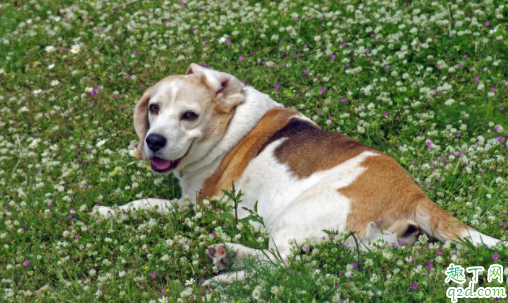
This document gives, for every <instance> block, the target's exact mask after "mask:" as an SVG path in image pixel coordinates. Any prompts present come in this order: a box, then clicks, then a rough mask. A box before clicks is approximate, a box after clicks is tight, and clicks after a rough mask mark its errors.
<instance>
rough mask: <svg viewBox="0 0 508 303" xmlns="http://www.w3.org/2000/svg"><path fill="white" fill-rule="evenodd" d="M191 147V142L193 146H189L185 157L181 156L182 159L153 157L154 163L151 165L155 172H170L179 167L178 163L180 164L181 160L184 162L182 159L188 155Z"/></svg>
mask: <svg viewBox="0 0 508 303" xmlns="http://www.w3.org/2000/svg"><path fill="white" fill-rule="evenodd" d="M191 147H192V144H191V146H189V149H188V150H187V152H186V153H185V155H183V157H181V158H180V159H176V160H166V159H162V158H159V157H153V158H152V165H151V166H152V169H153V170H154V171H155V172H158V173H161V174H163V173H167V172H170V171H172V170H175V169H176V168H177V167H178V164H180V162H182V160H183V159H184V158H185V157H187V155H188V154H189V151H190V149H191Z"/></svg>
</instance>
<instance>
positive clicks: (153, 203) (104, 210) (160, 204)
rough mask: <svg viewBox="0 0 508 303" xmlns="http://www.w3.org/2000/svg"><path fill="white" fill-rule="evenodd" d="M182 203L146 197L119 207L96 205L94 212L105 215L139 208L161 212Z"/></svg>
mask: <svg viewBox="0 0 508 303" xmlns="http://www.w3.org/2000/svg"><path fill="white" fill-rule="evenodd" d="M180 204H181V202H180V201H179V200H172V201H169V200H164V199H154V198H145V199H141V200H136V201H132V202H130V203H127V204H125V205H122V206H119V207H107V206H95V207H94V209H93V211H92V212H93V213H96V214H99V215H101V216H104V217H109V216H114V215H116V214H118V213H120V212H121V211H132V210H137V209H154V208H156V209H157V211H159V212H161V213H167V212H169V211H170V210H171V209H173V208H174V207H178V206H179V205H180Z"/></svg>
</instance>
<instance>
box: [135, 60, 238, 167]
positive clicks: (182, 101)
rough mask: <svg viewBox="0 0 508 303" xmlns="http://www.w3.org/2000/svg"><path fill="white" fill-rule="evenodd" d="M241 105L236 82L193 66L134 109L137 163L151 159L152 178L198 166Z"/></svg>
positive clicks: (163, 83)
mask: <svg viewBox="0 0 508 303" xmlns="http://www.w3.org/2000/svg"><path fill="white" fill-rule="evenodd" d="M243 101H244V94H243V84H242V83H241V82H240V81H238V79H236V78H235V77H233V76H232V75H229V74H226V73H222V72H218V71H214V70H211V69H207V68H204V67H201V66H199V65H197V64H194V63H192V64H191V65H190V67H189V69H188V70H187V72H186V74H185V75H174V76H169V77H167V78H164V79H162V80H161V81H159V82H158V83H157V84H155V85H154V86H152V87H151V88H149V89H148V90H147V91H146V92H145V93H144V94H143V96H142V97H141V99H140V100H139V102H138V104H137V105H136V109H135V113H134V127H135V128H136V133H137V134H138V136H139V144H138V147H137V152H136V158H138V159H148V160H151V167H152V170H154V171H155V172H157V173H168V172H170V171H172V170H175V169H177V168H178V169H179V170H180V169H182V168H184V167H185V166H186V165H188V164H190V163H194V162H196V161H198V160H199V159H201V158H202V157H204V156H205V155H206V154H208V152H209V151H210V150H211V149H212V148H213V146H214V145H215V144H216V143H217V142H218V141H219V140H220V139H221V138H222V136H223V135H224V133H225V132H226V128H227V125H228V122H229V120H230V119H231V117H232V116H233V115H234V113H235V109H236V107H237V106H238V105H239V104H240V103H242V102H243Z"/></svg>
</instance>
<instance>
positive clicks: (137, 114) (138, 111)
mask: <svg viewBox="0 0 508 303" xmlns="http://www.w3.org/2000/svg"><path fill="white" fill-rule="evenodd" d="M151 90H152V89H151V88H149V89H147V90H146V92H145V93H144V94H143V96H141V98H140V99H139V101H138V104H137V105H136V108H135V110H134V129H135V130H136V134H137V135H138V137H139V143H138V147H137V149H136V159H138V160H144V159H145V149H144V143H145V137H146V133H147V132H148V129H149V128H150V125H149V124H148V101H150V97H151Z"/></svg>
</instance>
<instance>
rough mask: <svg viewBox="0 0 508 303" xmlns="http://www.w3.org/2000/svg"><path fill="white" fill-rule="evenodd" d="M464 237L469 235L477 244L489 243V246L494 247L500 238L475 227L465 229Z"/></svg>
mask: <svg viewBox="0 0 508 303" xmlns="http://www.w3.org/2000/svg"><path fill="white" fill-rule="evenodd" d="M462 237H467V238H468V239H470V241H471V242H473V244H475V245H482V244H483V245H487V246H488V247H492V246H494V245H496V244H497V243H498V242H500V240H498V239H495V238H492V237H490V236H487V235H485V234H482V233H481V232H478V231H476V230H474V229H469V230H465V231H464V233H463V235H462Z"/></svg>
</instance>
